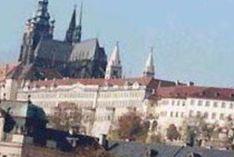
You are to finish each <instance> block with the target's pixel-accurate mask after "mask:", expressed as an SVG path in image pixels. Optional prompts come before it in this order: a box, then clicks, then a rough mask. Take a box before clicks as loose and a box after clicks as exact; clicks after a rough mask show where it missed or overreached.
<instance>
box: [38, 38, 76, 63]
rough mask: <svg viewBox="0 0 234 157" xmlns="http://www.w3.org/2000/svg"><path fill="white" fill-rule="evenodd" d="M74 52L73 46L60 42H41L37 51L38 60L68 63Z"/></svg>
mask: <svg viewBox="0 0 234 157" xmlns="http://www.w3.org/2000/svg"><path fill="white" fill-rule="evenodd" d="M71 51H72V45H71V44H69V43H67V42H63V41H58V40H41V41H40V42H39V44H38V46H37V48H36V50H35V54H36V58H39V59H45V60H50V61H52V60H54V61H57V62H66V61H67V60H68V58H69V55H70V53H71Z"/></svg>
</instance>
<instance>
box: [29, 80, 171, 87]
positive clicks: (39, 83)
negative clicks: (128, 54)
mask: <svg viewBox="0 0 234 157" xmlns="http://www.w3.org/2000/svg"><path fill="white" fill-rule="evenodd" d="M135 82H137V83H138V84H139V85H143V86H148V87H150V88H154V89H156V88H158V86H159V85H160V86H164V87H166V86H174V85H175V82H171V81H164V80H157V79H153V78H150V77H139V78H128V79H109V80H106V79H68V78H64V79H54V80H43V81H33V82H32V83H31V86H35V85H36V86H38V87H41V86H51V85H57V86H60V85H73V84H77V83H80V84H83V85H99V86H106V85H108V86H115V85H117V86H124V85H125V84H126V83H128V84H129V85H132V84H134V83H135Z"/></svg>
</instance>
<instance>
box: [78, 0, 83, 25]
mask: <svg viewBox="0 0 234 157" xmlns="http://www.w3.org/2000/svg"><path fill="white" fill-rule="evenodd" d="M82 19H83V2H82V3H81V6H80V17H79V26H80V27H82Z"/></svg>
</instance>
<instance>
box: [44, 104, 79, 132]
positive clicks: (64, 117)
mask: <svg viewBox="0 0 234 157" xmlns="http://www.w3.org/2000/svg"><path fill="white" fill-rule="evenodd" d="M49 119H50V123H51V125H52V127H53V128H55V129H58V130H62V131H69V129H71V128H73V129H74V131H76V132H79V129H80V127H81V119H82V110H81V109H79V108H78V107H77V105H76V104H74V103H68V102H63V103H60V104H59V105H58V107H56V108H55V112H54V115H53V116H51V117H50V118H49Z"/></svg>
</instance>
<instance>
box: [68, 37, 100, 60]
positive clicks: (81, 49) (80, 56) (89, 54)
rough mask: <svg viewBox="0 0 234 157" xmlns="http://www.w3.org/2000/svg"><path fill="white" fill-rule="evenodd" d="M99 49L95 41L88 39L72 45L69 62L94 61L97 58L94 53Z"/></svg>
mask: <svg viewBox="0 0 234 157" xmlns="http://www.w3.org/2000/svg"><path fill="white" fill-rule="evenodd" d="M97 49H100V46H99V43H98V40H97V39H89V40H85V41H82V42H80V43H77V44H75V45H74V47H73V50H72V52H71V55H70V61H77V60H78V61H79V60H94V59H95V58H97V56H96V55H98V54H96V52H97Z"/></svg>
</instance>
